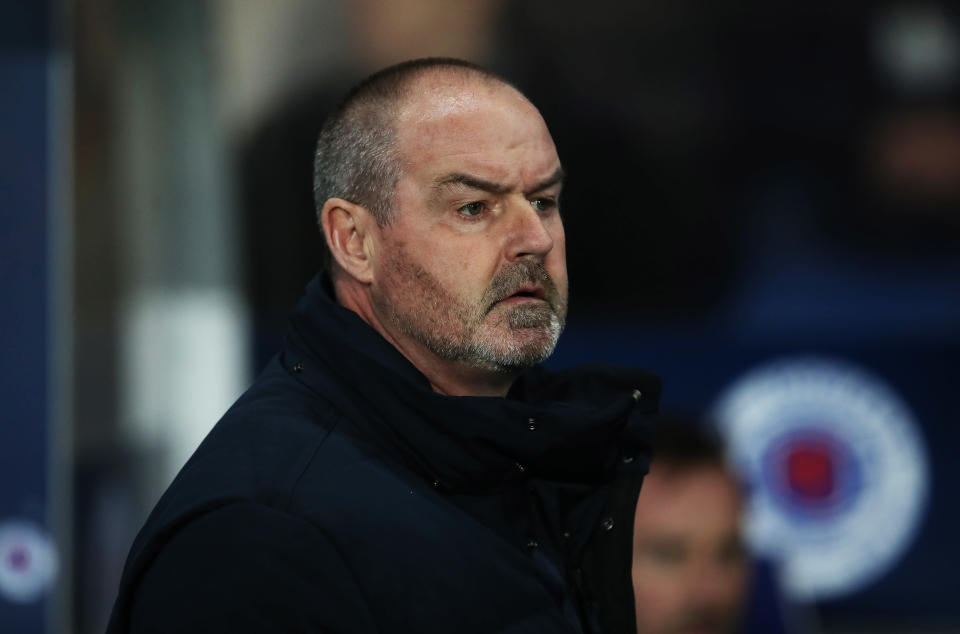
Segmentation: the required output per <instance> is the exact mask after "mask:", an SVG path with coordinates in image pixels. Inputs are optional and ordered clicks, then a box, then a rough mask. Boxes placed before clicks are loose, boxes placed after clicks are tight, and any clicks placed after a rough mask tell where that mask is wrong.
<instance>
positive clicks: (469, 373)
mask: <svg viewBox="0 0 960 634" xmlns="http://www.w3.org/2000/svg"><path fill="white" fill-rule="evenodd" d="M345 277H348V276H345V275H339V276H335V277H334V283H333V287H334V294H335V296H336V300H337V303H339V304H340V305H341V306H343V307H344V308H347V309H349V310H352V311H353V312H355V313H356V314H357V315H359V316H360V318H361V319H363V320H364V321H365V322H367V324H368V325H369V326H370V327H371V328H373V329H374V330H376V331H377V332H378V333H380V335H381V336H382V337H383V338H384V339H386V340H387V341H388V342H390V344H391V345H392V346H393V347H394V348H396V349H397V350H399V351H400V354H402V355H403V356H404V357H406V359H407V360H408V361H409V362H410V363H412V364H413V366H414V367H415V368H417V370H419V371H420V373H421V374H423V375H424V376H425V377H426V378H427V381H429V382H430V387H431V388H433V391H434V392H437V393H438V394H446V395H447V396H500V397H503V396H506V395H507V392H508V391H510V386H511V385H513V382H514V381H515V380H516V379H517V376H518V375H519V374H520V373H519V371H501V370H491V369H489V368H480V367H477V366H475V365H472V364H469V363H466V362H463V361H453V360H450V359H444V358H441V357H439V356H437V355H436V354H435V353H434V352H433V351H432V350H429V349H428V348H427V347H426V346H424V345H423V344H421V343H420V342H418V341H415V340H413V339H411V338H410V337H405V336H402V335H400V334H399V333H395V332H394V331H393V330H392V329H391V328H388V327H386V324H384V321H383V320H382V319H380V317H379V316H378V315H377V313H376V311H374V309H373V305H372V302H371V301H370V297H369V294H368V293H367V289H366V288H365V287H364V286H363V285H361V284H359V283H357V282H355V281H353V280H347V279H344V278H345ZM338 278H339V279H338Z"/></svg>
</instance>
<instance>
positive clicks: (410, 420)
mask: <svg viewBox="0 0 960 634" xmlns="http://www.w3.org/2000/svg"><path fill="white" fill-rule="evenodd" d="M281 359H282V362H283V363H284V365H285V366H286V367H287V369H288V370H289V371H290V372H292V373H293V374H294V375H295V376H296V377H297V378H298V380H300V381H302V382H303V383H305V384H306V385H307V386H308V387H309V388H311V389H313V390H315V391H316V392H318V393H320V394H321V395H322V396H323V397H324V398H326V399H327V400H329V401H331V402H332V403H333V404H334V405H335V406H336V407H337V408H338V409H339V410H340V411H341V413H342V414H344V416H345V418H347V419H348V420H349V421H350V422H351V424H352V425H354V426H355V427H357V429H358V430H359V431H360V433H362V434H364V435H369V436H368V437H373V438H376V439H377V442H379V443H381V444H386V445H387V446H388V448H389V450H391V451H392V452H395V453H396V454H397V457H398V459H400V460H401V461H403V462H405V463H406V464H408V465H409V466H410V467H412V468H413V469H415V470H416V471H418V472H419V473H421V474H422V475H423V476H424V477H425V478H428V479H432V480H433V482H434V484H435V485H436V486H438V487H441V488H444V489H448V490H455V491H461V492H481V491H489V490H497V489H500V488H502V487H504V486H507V485H509V484H510V483H511V482H515V481H517V480H518V479H522V478H525V477H528V476H537V477H541V478H545V479H549V480H556V481H563V482H582V483H589V482H600V481H605V480H607V479H609V478H611V477H612V476H613V474H614V473H615V471H616V470H617V469H618V468H628V469H638V470H645V469H646V467H647V465H648V462H649V451H648V448H649V442H648V440H649V439H648V434H649V431H648V427H649V425H648V419H649V415H650V414H651V413H652V412H653V411H655V409H656V404H657V400H658V398H659V391H660V382H659V379H658V378H657V377H656V376H654V375H652V374H649V373H645V372H640V371H636V370H624V369H612V368H601V367H592V368H589V369H580V370H568V371H563V372H548V371H546V370H544V369H542V368H539V367H538V368H533V369H531V370H529V371H527V372H525V373H524V374H523V375H521V376H520V377H519V378H518V380H517V381H516V383H515V384H514V386H513V387H512V388H511V390H510V393H509V394H508V395H507V397H505V398H499V397H481V396H478V397H472V396H446V395H443V394H438V393H436V392H434V391H433V390H432V389H431V387H430V383H429V381H428V380H427V379H426V377H425V376H424V375H423V374H421V373H420V372H419V371H418V370H417V368H416V367H414V366H413V365H412V364H411V363H410V362H409V361H408V360H407V359H406V358H405V357H404V356H403V355H402V354H401V353H400V352H399V351H398V350H397V349H396V348H394V347H393V345H391V344H390V343H389V342H388V341H387V340H386V339H384V338H383V337H382V336H381V335H380V334H379V333H378V332H376V331H375V330H374V329H373V328H371V327H370V326H369V325H368V324H367V323H366V322H364V321H363V320H362V319H361V318H360V317H359V316H358V315H357V314H356V313H354V312H353V311H350V310H348V309H346V308H344V307H342V306H340V305H339V304H337V303H336V301H335V300H334V299H333V291H332V287H331V284H330V281H329V279H328V278H327V277H326V276H324V275H319V276H317V277H316V278H315V279H314V280H313V281H312V282H311V283H310V284H309V285H308V286H307V292H306V295H305V296H304V297H303V298H302V299H301V301H300V302H299V303H298V304H297V307H296V308H295V309H294V311H293V314H292V316H291V328H290V331H289V333H288V336H287V346H286V349H285V351H284V354H283V355H282V357H281Z"/></svg>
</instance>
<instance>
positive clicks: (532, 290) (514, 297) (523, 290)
mask: <svg viewBox="0 0 960 634" xmlns="http://www.w3.org/2000/svg"><path fill="white" fill-rule="evenodd" d="M524 300H540V301H544V300H546V292H545V291H544V290H543V287H542V286H539V285H536V284H525V285H523V286H521V287H520V288H518V289H517V290H516V291H514V292H513V293H512V294H510V295H508V296H507V297H504V298H503V299H501V300H500V302H499V303H504V302H519V301H524Z"/></svg>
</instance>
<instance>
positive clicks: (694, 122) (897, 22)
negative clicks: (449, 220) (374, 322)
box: [0, 0, 960, 633]
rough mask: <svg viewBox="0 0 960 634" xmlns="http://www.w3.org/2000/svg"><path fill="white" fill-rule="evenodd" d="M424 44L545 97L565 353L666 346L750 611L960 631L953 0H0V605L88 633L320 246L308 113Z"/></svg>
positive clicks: (804, 625)
mask: <svg viewBox="0 0 960 634" xmlns="http://www.w3.org/2000/svg"><path fill="white" fill-rule="evenodd" d="M427 55H448V56H456V57H462V58H466V59H470V60H474V61H477V62H480V63H482V64H484V65H487V66H488V67H490V68H491V69H493V70H495V71H497V72H499V73H501V74H503V75H504V76H505V77H507V78H509V79H510V80H512V81H513V82H515V83H516V84H517V85H518V86H519V87H521V88H522V89H523V90H524V91H525V92H526V93H527V95H528V96H529V97H530V98H531V100H532V101H533V102H534V103H535V104H537V105H538V106H539V107H540V109H541V111H542V113H543V115H544V117H545V119H546V121H547V123H548V125H549V126H550V128H551V131H552V132H553V134H554V138H555V141H556V143H557V146H558V149H559V152H560V156H561V159H562V161H563V163H564V165H565V168H566V171H567V173H568V182H567V185H566V187H565V191H564V199H563V202H562V212H563V215H564V221H565V224H566V230H567V236H568V237H567V241H568V263H569V267H570V272H571V300H572V301H571V313H570V322H569V325H568V329H567V332H566V334H565V335H564V337H563V338H562V339H561V343H560V346H559V348H558V350H557V352H556V354H555V355H554V357H553V358H552V360H551V361H550V364H551V365H553V366H555V367H562V366H567V365H572V364H577V363H581V362H606V363H617V364H623V365H631V366H640V367H645V368H648V369H651V370H654V371H656V372H658V373H660V374H661V375H662V376H663V378H664V385H665V389H664V398H663V403H662V409H663V410H664V411H665V412H666V413H668V414H670V415H676V416H683V417H694V418H698V419H703V420H705V421H707V422H708V424H713V425H716V426H718V428H719V429H720V430H721V431H723V433H724V434H725V436H726V438H727V439H728V441H729V443H730V447H731V449H730V451H731V454H732V456H733V457H732V460H733V461H734V462H735V463H736V464H737V467H738V468H739V469H741V471H742V473H743V475H744V476H745V477H746V478H747V480H748V481H749V482H750V493H751V496H752V501H751V505H750V509H749V518H748V533H749V537H750V539H751V544H752V545H753V546H754V548H755V551H756V554H757V557H758V559H761V560H763V561H765V562H766V565H767V566H768V570H769V574H766V575H760V576H759V577H758V581H757V582H756V585H757V587H756V588H755V597H757V598H756V599H755V601H754V603H755V605H754V608H752V609H754V610H755V611H757V613H758V614H759V615H760V617H758V618H761V621H758V622H761V623H762V622H763V621H762V617H763V614H764V613H767V614H772V616H771V617H770V618H772V619H774V620H775V621H776V622H777V623H778V624H779V626H782V627H783V628H784V629H786V630H787V631H797V632H800V631H803V632H830V633H834V632H837V633H854V632H857V633H859V632H960V601H957V598H958V594H957V591H956V589H955V583H956V571H957V570H958V569H960V547H958V545H957V543H956V539H957V537H956V536H957V535H958V534H960V511H958V508H957V506H958V505H957V501H958V499H960V495H958V485H960V475H958V473H957V472H956V470H955V469H952V468H951V467H952V466H953V463H954V460H953V458H954V452H955V451H956V447H957V446H958V444H960V431H958V422H960V406H958V396H957V392H958V390H957V383H958V379H960V371H958V362H960V15H958V12H957V8H956V6H955V4H954V3H948V2H925V1H923V0H913V1H906V0H902V1H890V2H868V3H867V2H864V3H861V2H843V3H832V2H819V1H814V2H809V1H807V2H800V1H796V0H782V1H780V2H757V1H751V0H746V1H735V0H715V1H714V2H709V3H685V2H675V1H667V0H638V1H636V2H618V1H614V0H593V1H592V2H589V3H584V2H576V1H573V0H549V1H548V0H515V1H510V0H456V1H449V0H392V1H391V0H352V1H351V0H272V1H270V2H265V1H261V0H207V1H206V2H203V1H198V0H85V1H84V2H67V1H65V0H60V1H54V0H46V1H41V0H38V1H36V2H32V1H23V2H17V1H15V0H8V1H6V2H3V3H2V4H0V135H2V136H0V139H2V142H3V151H2V152H0V165H2V169H0V183H2V188H0V192H2V202H0V253H2V263H3V266H2V269H0V283H2V298H3V300H2V301H3V310H2V311H0V345H2V348H0V390H2V396H3V401H4V403H5V407H4V408H3V412H2V413H0V631H2V632H16V633H20V632H23V633H28V632H31V633H32V632H77V633H87V632H100V631H102V630H103V628H104V627H105V624H106V620H107V617H108V615H109V610H110V607H111V605H112V601H113V598H114V596H115V592H116V587H117V582H118V579H119V575H120V570H121V568H122V565H123V561H124V558H125V556H126V552H127V550H128V548H129V546H130V543H131V541H132V539H133V537H134V535H135V534H136V531H137V530H138V528H139V526H140V525H141V523H142V522H143V520H144V519H145V517H146V514H147V513H148V512H149V510H150V508H151V507H152V505H153V504H154V502H155V501H156V499H157V498H158V496H159V494H160V493H161V492H162V490H163V489H164V487H165V486H166V484H167V483H168V482H169V481H170V480H171V479H172V477H173V475H174V474H175V473H176V471H177V469H178V468H179V466H180V465H181V464H182V463H183V462H184V461H185V460H186V458H187V457H188V456H189V455H190V453H191V451H192V449H193V448H194V447H195V446H196V445H197V443H198V442H199V440H200V439H201V438H202V437H203V436H204V435H205V433H206V432H207V431H208V430H209V429H210V427H211V426H212V425H213V424H214V423H215V422H216V420H217V419H218V417H219V416H220V415H221V414H222V413H223V411H225V409H226V407H227V406H228V405H229V404H230V403H231V402H232V401H233V399H235V398H236V397H237V396H238V395H239V394H240V392H241V391H242V390H243V389H244V387H245V386H246V385H247V384H248V383H249V381H250V380H251V379H252V377H253V376H254V375H255V374H256V372H257V371H258V370H259V368H261V367H262V366H263V365H264V364H265V362H266V361H267V359H269V358H270V356H271V355H272V354H273V352H274V351H275V350H276V349H277V348H278V347H279V342H280V341H281V338H282V335H283V331H284V324H285V319H286V313H287V311H288V310H289V308H290V307H291V306H292V305H293V303H294V302H295V301H296V300H297V298H298V297H299V295H300V293H301V291H302V289H303V287H304V285H305V284H306V283H307V282H308V281H309V280H310V278H311V277H312V276H313V275H314V274H315V273H316V271H317V268H318V265H319V262H320V257H319V240H320V236H319V233H318V232H317V230H316V228H315V227H316V225H315V220H314V216H313V204H312V200H311V182H310V180H311V153H312V146H313V143H314V140H315V136H316V133H317V131H318V129H319V126H320V124H321V122H322V120H323V118H324V115H325V113H326V112H327V111H328V110H329V109H331V108H332V106H333V105H334V104H335V102H336V100H337V98H338V97H339V96H340V95H341V94H342V93H343V92H344V91H345V90H346V89H347V88H348V87H349V86H350V85H351V84H352V83H354V82H355V81H356V80H358V79H359V78H360V77H362V76H363V75H365V74H367V73H369V72H371V71H373V70H376V69H378V68H380V67H383V66H385V65H388V64H390V63H393V62H396V61H400V60H403V59H407V58H412V57H420V56H427ZM771 627H772V626H771ZM758 628H759V629H758ZM755 631H764V629H763V626H757V627H755ZM766 631H772V630H766Z"/></svg>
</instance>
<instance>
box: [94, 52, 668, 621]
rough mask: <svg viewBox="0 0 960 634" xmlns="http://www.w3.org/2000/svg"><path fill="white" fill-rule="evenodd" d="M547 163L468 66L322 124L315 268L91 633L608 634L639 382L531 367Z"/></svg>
mask: <svg viewBox="0 0 960 634" xmlns="http://www.w3.org/2000/svg"><path fill="white" fill-rule="evenodd" d="M562 175H563V172H562V169H561V166H560V161H559V159H558V157H557V153H556V150H555V148H554V145H553V142H552V140H551V138H550V134H549V132H548V131H547V128H546V125H545V124H544V122H543V120H542V119H541V117H540V115H539V113H538V111H537V110H536V108H534V106H533V105H532V104H531V103H530V102H529V101H527V99H526V98H525V97H523V95H522V94H521V93H520V92H519V91H517V90H516V89H515V88H513V87H512V86H510V85H509V84H507V83H506V82H504V81H503V80H501V79H499V78H497V77H495V76H493V75H491V74H490V73H488V72H487V71H485V70H483V69H481V68H479V67H476V66H473V65H471V64H468V63H465V62H461V61H457V60H446V59H426V60H418V61H413V62H407V63H404V64H400V65H398V66H395V67H391V68H388V69H386V70H384V71H381V72H380V73H377V74H375V75H373V76H371V77H370V78H368V79H366V80H365V81H364V82H362V83H361V84H360V85H358V86H357V87H356V88H355V89H354V90H353V91H352V92H351V93H350V94H349V95H348V96H347V97H346V99H345V100H344V102H343V103H342V105H341V106H340V107H339V108H338V110H337V111H336V112H335V113H334V114H333V115H332V116H331V118H330V119H329V120H328V121H327V123H326V124H325V125H324V128H323V131H322V132H321V134H320V140H319V142H318V147H317V160H316V175H315V181H316V182H315V185H316V195H317V204H318V211H319V220H320V226H321V228H322V231H323V234H324V237H325V239H326V243H327V245H328V247H329V257H328V262H329V266H328V267H327V269H328V270H327V273H325V274H324V275H321V276H320V277H318V278H317V279H316V280H314V282H312V283H311V284H310V286H309V287H308V289H307V293H306V296H305V297H304V299H303V300H302V301H301V302H300V304H299V305H298V306H297V308H296V309H295V311H294V313H293V315H292V317H291V327H290V330H289V333H288V336H287V344H286V346H285V348H284V350H283V351H282V352H281V353H280V354H279V355H278V356H277V357H276V358H275V359H274V360H273V361H272V362H271V363H270V364H269V365H268V367H267V368H266V370H265V371H264V373H263V374H262V375H261V376H260V377H259V378H258V379H257V381H256V383H255V384H254V385H253V386H252V387H251V388H250V389H249V390H248V391H247V392H246V393H245V394H244V395H243V396H242V397H241V398H240V400H239V401H238V402H237V403H236V404H235V405H234V406H233V407H232V408H231V409H230V411H228V412H227V414H226V415H225V416H224V418H223V419H222V420H221V421H220V422H219V423H218V424H217V426H216V427H215V428H214V430H213V431H212V432H211V434H210V435H209V436H208V438H207V439H206V440H205V441H204V443H203V444H202V445H201V446H200V448H199V449H198V450H197V452H196V454H195V455H194V456H193V457H192V458H191V459H190V461H189V462H188V463H187V465H186V466H185V467H184V469H183V470H182V472H181V473H180V474H179V475H178V476H177V478H176V480H175V481H174V483H173V484H172V485H171V487H170V489H169V490H168V491H167V493H166V494H165V495H164V497H163V498H162V499H161V501H160V502H159V503H158V505H157V507H156V509H155V510H154V512H153V514H152V515H151V517H150V519H149V520H148V521H147V524H146V526H145V527H144V529H143V530H142V531H141V533H140V535H139V536H138V537H137V540H136V542H135V543H134V546H133V548H132V550H131V554H130V557H129V559H128V563H127V567H126V569H125V571H124V577H123V580H122V582H121V587H120V593H119V597H118V600H117V603H116V606H115V608H114V613H113V616H112V618H111V625H110V629H109V632H110V633H111V634H113V633H119V632H128V631H130V632H151V633H159V632H204V633H209V632H358V633H366V632H391V633H395V632H418V633H423V632H444V633H450V632H458V633H468V632H517V633H519V632H531V633H533V632H536V633H543V632H601V631H603V632H632V630H633V628H634V617H633V605H632V601H631V597H632V593H631V588H630V548H631V542H632V535H631V531H630V526H631V521H632V517H633V510H634V505H635V502H636V496H637V494H638V490H639V485H640V480H641V478H642V476H643V473H644V472H645V470H646V466H647V463H648V461H647V441H646V435H645V434H646V431H645V430H646V423H645V420H646V418H647V416H648V415H649V414H650V413H651V412H652V411H653V409H654V408H655V405H656V400H657V396H658V391H659V383H658V381H657V379H656V378H655V377H653V376H652V375H648V374H644V373H639V372H629V373H626V372H622V371H612V370H604V369H594V370H592V371H590V372H575V371H568V372H563V373H556V374H552V373H548V372H546V371H543V370H541V369H539V368H537V367H535V366H536V364H537V363H539V362H540V361H542V360H544V359H545V358H546V357H547V356H548V355H549V354H550V352H551V351H552V350H553V347H554V345H555V344H556V341H557V337H558V336H559V334H560V331H561V329H562V328H563V324H564V320H565V318H566V309H567V275H566V266H565V258H564V233H563V225H562V222H561V219H560V215H559V209H558V200H559V196H560V188H561V181H562Z"/></svg>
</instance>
